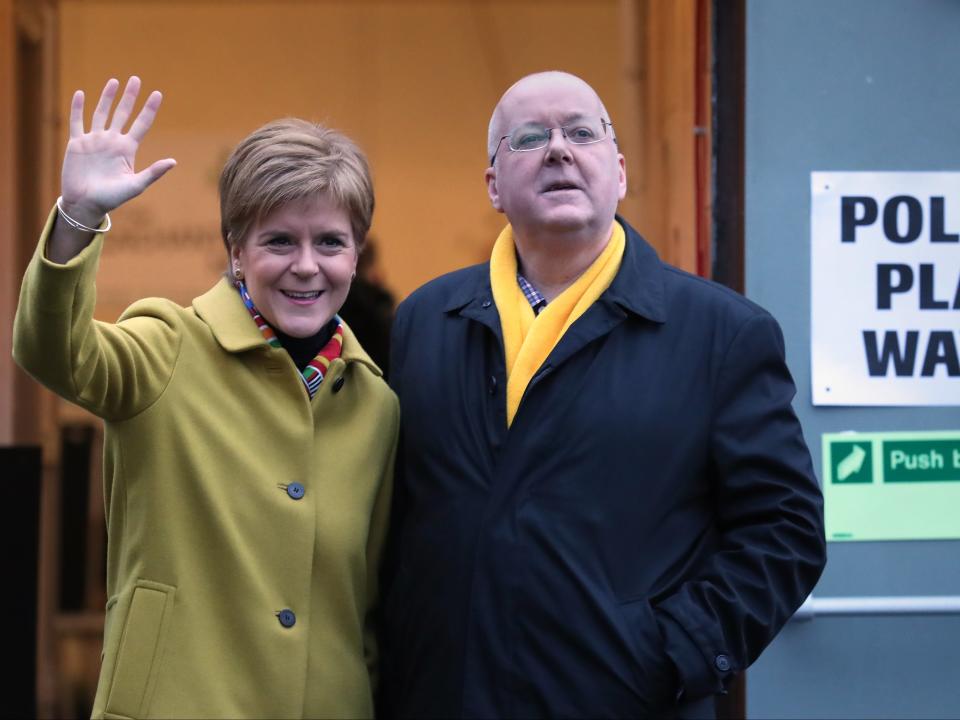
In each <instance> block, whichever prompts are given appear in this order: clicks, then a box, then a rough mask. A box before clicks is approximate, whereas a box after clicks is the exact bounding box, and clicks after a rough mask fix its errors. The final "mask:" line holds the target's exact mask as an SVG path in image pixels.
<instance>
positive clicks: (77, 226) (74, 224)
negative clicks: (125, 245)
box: [57, 195, 113, 233]
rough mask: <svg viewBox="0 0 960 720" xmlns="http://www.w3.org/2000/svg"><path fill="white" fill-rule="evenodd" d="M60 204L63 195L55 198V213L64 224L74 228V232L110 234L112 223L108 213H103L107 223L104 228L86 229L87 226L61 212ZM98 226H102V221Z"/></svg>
mask: <svg viewBox="0 0 960 720" xmlns="http://www.w3.org/2000/svg"><path fill="white" fill-rule="evenodd" d="M62 203H63V195H61V196H60V197H58V198H57V213H58V214H59V215H60V217H62V218H63V221H64V222H65V223H67V225H69V226H70V227H72V228H74V229H75V230H83V231H84V232H90V233H108V232H110V228H111V227H112V226H113V223H111V222H110V213H104V214H103V217H104V218H105V219H106V221H107V226H106V227H105V228H92V227H87V226H86V225H84V224H83V223H81V222H77V221H76V220H74V219H73V218H72V217H70V216H69V215H67V214H66V213H65V212H64V211H63V205H62ZM100 224H101V225H102V224H103V220H101V221H100Z"/></svg>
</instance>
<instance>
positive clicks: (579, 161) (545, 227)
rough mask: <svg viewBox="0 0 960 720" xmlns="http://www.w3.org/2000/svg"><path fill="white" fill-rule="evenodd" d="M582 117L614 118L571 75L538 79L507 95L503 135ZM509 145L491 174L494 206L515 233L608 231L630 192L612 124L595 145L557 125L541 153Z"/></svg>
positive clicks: (503, 146) (503, 106)
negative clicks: (578, 141)
mask: <svg viewBox="0 0 960 720" xmlns="http://www.w3.org/2000/svg"><path fill="white" fill-rule="evenodd" d="M583 118H602V119H603V120H609V118H607V117H605V115H604V112H603V109H602V106H601V104H600V100H599V98H597V95H596V93H595V92H593V90H592V89H591V88H590V87H589V86H588V85H587V84H586V83H584V82H583V81H581V80H579V79H577V78H574V77H570V76H566V75H552V74H551V75H544V76H534V77H531V78H528V79H526V80H523V81H521V82H520V83H518V84H517V85H515V86H514V87H513V88H511V89H510V90H509V91H508V92H507V94H506V95H505V96H504V98H503V99H502V100H501V102H500V123H499V132H498V133H497V134H498V135H508V134H510V133H512V132H514V130H516V129H517V128H519V127H520V126H522V125H524V124H525V123H537V124H540V125H542V126H544V127H547V128H552V127H557V128H559V127H560V126H564V125H569V124H571V123H572V122H575V121H576V120H578V119H583ZM507 143H508V141H507V140H504V141H503V142H502V143H501V144H500V147H499V149H498V151H497V154H496V157H495V158H494V163H493V165H492V166H491V167H490V168H488V169H487V171H486V175H485V176H486V180H487V191H488V193H489V195H490V201H491V202H492V203H493V207H494V209H496V210H498V211H499V212H502V213H505V214H506V216H507V219H508V220H509V221H510V224H511V225H512V226H513V228H514V231H515V232H516V233H517V234H519V235H520V236H524V235H530V234H540V233H543V232H544V231H553V232H561V233H569V232H578V231H586V232H587V233H588V234H589V233H596V234H597V235H599V234H601V233H605V232H607V231H608V230H609V228H610V225H611V224H612V223H613V216H614V214H615V213H616V209H617V203H618V202H619V201H620V200H621V199H623V196H624V195H625V194H626V191H627V177H626V169H625V165H624V160H623V155H621V154H620V153H619V152H618V151H617V146H616V144H615V143H614V142H613V137H612V131H611V130H610V129H609V128H608V129H607V136H606V138H605V139H604V140H602V141H600V142H596V143H592V144H589V145H576V144H574V143H571V142H569V141H568V140H567V139H566V138H565V137H563V133H562V132H561V131H560V130H559V129H557V130H554V131H552V133H551V135H550V140H549V142H548V143H547V145H546V147H543V148H540V149H538V150H530V151H525V152H515V151H511V150H510V149H509V147H508V145H507Z"/></svg>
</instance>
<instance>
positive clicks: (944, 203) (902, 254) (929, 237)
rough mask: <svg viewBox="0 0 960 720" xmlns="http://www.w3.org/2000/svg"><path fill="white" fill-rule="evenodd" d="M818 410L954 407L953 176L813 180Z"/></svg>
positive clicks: (958, 372) (957, 238)
mask: <svg viewBox="0 0 960 720" xmlns="http://www.w3.org/2000/svg"><path fill="white" fill-rule="evenodd" d="M810 192H811V217H810V234H811V237H810V246H811V267H810V275H811V372H812V378H811V380H812V390H813V404H814V405H960V172H814V173H811V176H810Z"/></svg>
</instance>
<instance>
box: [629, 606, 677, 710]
mask: <svg viewBox="0 0 960 720" xmlns="http://www.w3.org/2000/svg"><path fill="white" fill-rule="evenodd" d="M620 614H621V616H622V617H623V618H624V621H625V622H626V626H627V631H628V632H629V633H630V640H631V642H632V646H633V652H634V658H635V660H636V662H635V665H634V671H635V673H634V674H635V677H636V681H637V691H638V693H639V695H640V697H641V698H642V699H643V702H644V704H645V705H646V708H647V712H648V714H650V715H656V716H658V717H659V716H660V714H661V713H663V712H664V711H665V710H666V709H668V708H671V707H673V706H674V705H675V704H676V693H677V689H678V683H677V675H676V670H675V669H674V667H673V661H672V660H670V657H669V656H668V655H667V653H666V650H665V647H664V645H665V643H664V639H663V635H662V634H661V633H660V627H659V625H657V618H656V615H655V613H654V610H653V606H651V605H650V603H649V601H647V600H646V599H639V600H632V601H629V602H625V603H621V605H620ZM667 714H668V715H669V713H667Z"/></svg>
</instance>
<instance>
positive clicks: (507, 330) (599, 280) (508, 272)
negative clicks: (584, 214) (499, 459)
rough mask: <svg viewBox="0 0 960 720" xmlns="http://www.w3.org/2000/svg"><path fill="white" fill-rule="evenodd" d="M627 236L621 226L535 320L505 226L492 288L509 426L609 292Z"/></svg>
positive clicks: (492, 260) (496, 254) (494, 264)
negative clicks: (566, 341)
mask: <svg viewBox="0 0 960 720" xmlns="http://www.w3.org/2000/svg"><path fill="white" fill-rule="evenodd" d="M625 247H626V237H625V235H624V232H623V228H622V227H621V226H620V223H617V222H615V223H614V224H613V233H612V234H611V235H610V240H609V241H608V242H607V245H606V247H605V248H604V249H603V252H601V253H600V255H599V256H598V257H597V259H596V260H594V261H593V264H592V265H590V267H588V268H587V269H586V270H585V271H584V273H583V274H582V275H581V276H580V277H579V278H577V279H576V281H575V282H574V283H573V284H572V285H571V286H570V287H568V288H567V289H566V290H564V291H563V292H562V293H560V294H559V295H558V296H557V297H556V298H554V299H553V300H552V301H551V302H549V303H547V306H546V307H545V308H544V309H543V310H542V311H541V312H540V314H539V315H534V312H533V308H531V307H530V303H529V302H528V301H527V298H526V296H525V295H524V294H523V290H522V289H521V288H520V286H519V284H518V283H517V255H516V247H515V245H514V241H513V228H511V227H510V226H509V225H507V226H506V227H505V228H504V229H503V232H501V233H500V237H498V238H497V242H496V243H495V244H494V246H493V253H492V255H491V257H490V286H491V288H492V289H493V301H494V302H495V303H496V304H497V312H498V313H499V314H500V327H501V328H502V330H503V348H504V353H505V355H506V357H505V360H506V366H507V427H510V425H511V423H513V418H514V416H515V415H516V414H517V409H518V408H519V407H520V399H521V398H522V397H523V393H524V391H525V390H526V389H527V385H529V384H530V380H531V379H532V378H533V376H534V374H535V373H536V372H537V370H539V369H540V366H541V365H543V362H544V360H546V359H547V356H548V355H549V354H550V352H551V351H552V350H553V348H554V347H556V345H557V343H558V342H560V338H562V337H563V335H564V333H565V332H566V331H567V328H569V327H570V326H571V325H573V323H574V322H575V321H576V320H577V318H579V317H580V316H581V315H583V313H585V312H586V311H587V308H589V307H590V306H591V305H592V304H593V303H594V302H595V301H596V299H597V298H599V297H600V295H601V294H602V293H603V291H604V290H606V289H607V288H608V287H610V283H611V282H613V278H614V277H615V276H616V274H617V271H618V270H619V269H620V261H621V260H622V259H623V250H624V248H625Z"/></svg>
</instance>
